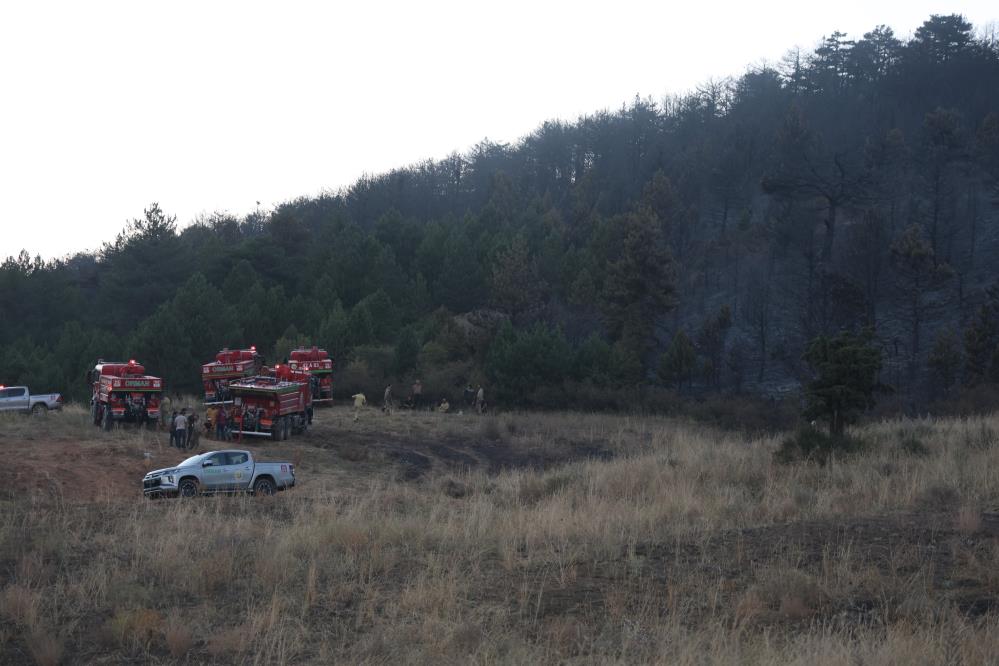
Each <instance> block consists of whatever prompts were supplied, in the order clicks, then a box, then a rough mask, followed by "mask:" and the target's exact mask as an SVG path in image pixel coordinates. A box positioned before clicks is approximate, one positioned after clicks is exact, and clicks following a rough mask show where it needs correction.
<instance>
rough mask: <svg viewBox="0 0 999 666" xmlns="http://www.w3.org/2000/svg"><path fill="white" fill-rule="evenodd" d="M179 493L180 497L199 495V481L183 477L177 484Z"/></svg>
mask: <svg viewBox="0 0 999 666" xmlns="http://www.w3.org/2000/svg"><path fill="white" fill-rule="evenodd" d="M177 495H178V496H179V497H197V496H198V482H197V481H195V480H194V479H183V480H182V481H181V482H180V485H179V486H177Z"/></svg>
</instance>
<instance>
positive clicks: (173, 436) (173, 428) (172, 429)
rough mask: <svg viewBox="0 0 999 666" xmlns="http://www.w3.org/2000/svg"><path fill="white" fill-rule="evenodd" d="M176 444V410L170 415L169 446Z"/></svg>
mask: <svg viewBox="0 0 999 666" xmlns="http://www.w3.org/2000/svg"><path fill="white" fill-rule="evenodd" d="M176 445H177V410H174V412H173V416H171V417H170V446H176Z"/></svg>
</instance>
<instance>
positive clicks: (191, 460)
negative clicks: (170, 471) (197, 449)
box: [177, 453, 207, 467]
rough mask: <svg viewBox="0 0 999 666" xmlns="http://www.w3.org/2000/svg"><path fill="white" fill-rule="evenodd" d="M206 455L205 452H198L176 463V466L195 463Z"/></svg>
mask: <svg viewBox="0 0 999 666" xmlns="http://www.w3.org/2000/svg"><path fill="white" fill-rule="evenodd" d="M206 455H207V454H205V453H201V454H198V455H196V456H191V457H190V458H188V459H187V460H185V461H184V462H182V463H180V464H179V465H177V467H187V466H188V465H193V464H195V463H197V462H198V461H199V460H201V459H202V458H204V457H205V456H206Z"/></svg>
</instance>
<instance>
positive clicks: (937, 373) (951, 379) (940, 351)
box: [927, 329, 962, 393]
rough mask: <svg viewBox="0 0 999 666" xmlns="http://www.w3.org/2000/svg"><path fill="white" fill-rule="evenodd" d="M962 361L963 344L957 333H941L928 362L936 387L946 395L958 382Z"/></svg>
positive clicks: (949, 331)
mask: <svg viewBox="0 0 999 666" xmlns="http://www.w3.org/2000/svg"><path fill="white" fill-rule="evenodd" d="M961 361H962V358H961V342H960V339H959V338H958V336H957V333H955V332H954V331H953V330H951V329H946V330H944V331H941V332H940V333H939V334H938V335H937V337H936V339H935V340H934V341H933V348H932V349H931V350H930V357H929V360H928V361H927V362H928V364H929V366H930V370H931V371H932V376H933V379H934V385H935V386H938V387H939V388H940V389H941V390H942V391H943V392H944V393H947V392H948V391H949V390H950V388H951V387H952V386H954V384H955V383H956V382H957V373H958V371H959V370H960V369H961Z"/></svg>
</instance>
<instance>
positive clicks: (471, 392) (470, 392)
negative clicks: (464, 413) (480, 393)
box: [461, 384, 475, 407]
mask: <svg viewBox="0 0 999 666" xmlns="http://www.w3.org/2000/svg"><path fill="white" fill-rule="evenodd" d="M461 397H462V398H463V399H464V401H465V406H466V407H471V406H472V405H473V404H475V389H473V388H472V385H471V384H468V385H466V386H465V391H464V393H462V396H461Z"/></svg>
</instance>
